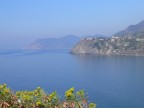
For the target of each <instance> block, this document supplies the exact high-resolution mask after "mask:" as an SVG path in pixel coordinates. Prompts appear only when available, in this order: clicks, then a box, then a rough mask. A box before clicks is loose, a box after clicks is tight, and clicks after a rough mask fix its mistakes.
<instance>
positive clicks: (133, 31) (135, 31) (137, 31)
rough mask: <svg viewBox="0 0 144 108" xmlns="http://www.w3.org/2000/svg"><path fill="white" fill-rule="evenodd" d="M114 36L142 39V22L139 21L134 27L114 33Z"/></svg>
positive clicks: (143, 28)
mask: <svg viewBox="0 0 144 108" xmlns="http://www.w3.org/2000/svg"><path fill="white" fill-rule="evenodd" d="M114 36H120V37H124V36H125V37H126V36H131V37H139V38H141V37H144V21H141V22H140V23H138V24H136V25H130V26H129V27H127V28H126V29H124V30H122V31H120V32H117V33H115V34H114Z"/></svg>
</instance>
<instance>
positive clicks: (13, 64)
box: [0, 51, 144, 108]
mask: <svg viewBox="0 0 144 108" xmlns="http://www.w3.org/2000/svg"><path fill="white" fill-rule="evenodd" d="M0 83H7V85H8V86H9V87H10V88H12V89H14V90H22V89H24V90H33V89H35V88H36V87H37V86H41V87H42V88H44V89H45V91H47V92H52V91H54V90H56V91H58V93H59V94H64V91H65V90H67V89H69V88H70V87H75V89H76V90H80V89H85V91H87V92H88V95H89V100H90V101H91V102H95V103H96V104H97V108H144V57H132V56H113V57H112V56H91V55H81V56H76V55H72V54H69V53H68V51H46V52H44V51H42V52H39V53H38V52H22V51H19V52H17V51H10V52H5V53H3V52H1V53H0Z"/></svg>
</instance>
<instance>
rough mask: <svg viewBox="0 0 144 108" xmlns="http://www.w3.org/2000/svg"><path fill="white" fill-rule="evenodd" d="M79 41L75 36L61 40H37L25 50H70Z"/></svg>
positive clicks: (68, 36)
mask: <svg viewBox="0 0 144 108" xmlns="http://www.w3.org/2000/svg"><path fill="white" fill-rule="evenodd" d="M79 40H80V37H78V36H75V35H67V36H64V37H61V38H44V39H37V40H36V41H34V42H33V43H32V44H30V45H29V46H28V47H27V48H26V49H71V48H72V47H73V45H74V44H76V43H77V42H78V41H79Z"/></svg>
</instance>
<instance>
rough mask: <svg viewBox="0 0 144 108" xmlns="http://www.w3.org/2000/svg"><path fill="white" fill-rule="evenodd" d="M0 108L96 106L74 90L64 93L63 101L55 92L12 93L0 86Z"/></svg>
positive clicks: (82, 107)
mask: <svg viewBox="0 0 144 108" xmlns="http://www.w3.org/2000/svg"><path fill="white" fill-rule="evenodd" d="M0 108H96V104H94V103H90V104H88V100H87V96H86V95H85V92H84V90H80V91H78V92H76V93H74V88H73V87H72V88H70V89H69V90H67V91H66V92H65V96H64V99H61V98H59V96H58V94H57V92H56V91H55V92H52V93H51V94H47V93H46V92H45V91H44V90H43V89H42V88H40V87H37V88H36V89H35V90H33V91H27V90H26V91H17V92H16V93H13V91H12V90H11V89H10V88H8V87H7V86H6V84H3V85H0Z"/></svg>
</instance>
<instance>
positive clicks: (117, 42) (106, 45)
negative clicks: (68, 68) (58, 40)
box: [71, 21, 144, 56]
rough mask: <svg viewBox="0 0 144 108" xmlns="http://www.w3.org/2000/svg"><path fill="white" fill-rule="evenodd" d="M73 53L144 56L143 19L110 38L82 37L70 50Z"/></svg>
mask: <svg viewBox="0 0 144 108" xmlns="http://www.w3.org/2000/svg"><path fill="white" fill-rule="evenodd" d="M71 52H72V53H74V54H97V55H136V56H144V21H142V22H140V23H139V24H136V25H131V26H129V27H128V28H126V29H125V30H122V31H120V32H118V33H116V34H114V36H112V37H110V38H104V37H103V38H102V37H101V38H84V39H81V40H80V41H79V42H78V43H77V44H76V45H75V46H74V47H73V48H72V50H71Z"/></svg>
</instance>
